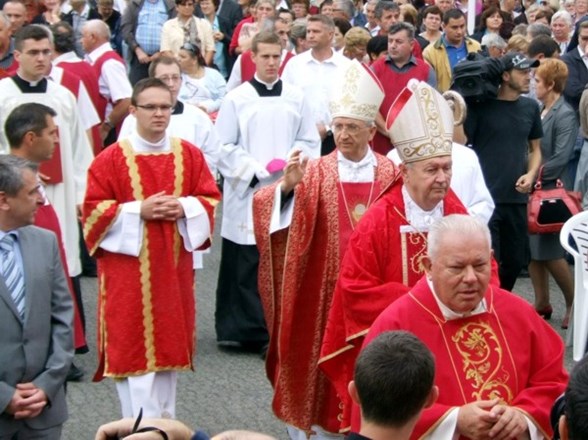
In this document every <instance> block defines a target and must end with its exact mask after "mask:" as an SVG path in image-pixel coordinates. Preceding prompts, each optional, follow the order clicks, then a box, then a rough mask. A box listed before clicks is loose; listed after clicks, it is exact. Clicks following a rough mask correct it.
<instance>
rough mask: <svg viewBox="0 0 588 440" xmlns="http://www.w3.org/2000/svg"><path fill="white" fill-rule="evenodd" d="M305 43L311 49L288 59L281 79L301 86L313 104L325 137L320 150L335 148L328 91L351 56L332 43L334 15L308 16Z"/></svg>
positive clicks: (322, 151) (315, 116)
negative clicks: (346, 55) (337, 48)
mask: <svg viewBox="0 0 588 440" xmlns="http://www.w3.org/2000/svg"><path fill="white" fill-rule="evenodd" d="M307 21H308V22H307V25H306V43H307V46H308V47H310V50H307V51H305V52H302V53H300V54H298V55H296V56H295V57H294V58H292V59H291V60H290V61H288V64H287V65H286V68H285V69H284V73H283V74H282V79H283V81H284V82H285V83H290V84H292V85H295V86H297V87H299V88H300V89H302V91H303V92H304V95H305V96H306V99H308V100H309V103H310V105H311V108H312V112H313V117H314V121H315V124H316V127H317V130H318V133H319V135H320V137H321V140H322V146H321V154H322V155H325V154H328V153H330V152H331V151H333V150H334V149H335V142H334V139H333V132H332V130H331V128H330V127H329V123H330V121H331V115H330V113H329V109H328V105H327V102H328V92H329V88H330V85H331V81H332V79H333V78H334V77H335V75H336V74H337V73H338V72H341V71H342V70H343V69H344V68H345V67H347V66H348V65H349V60H348V59H347V58H345V57H344V56H343V55H341V54H339V53H337V52H335V51H334V50H333V48H332V47H331V43H332V41H333V35H334V34H335V23H334V22H333V19H332V18H330V17H327V16H325V15H311V16H310V17H308V19H307Z"/></svg>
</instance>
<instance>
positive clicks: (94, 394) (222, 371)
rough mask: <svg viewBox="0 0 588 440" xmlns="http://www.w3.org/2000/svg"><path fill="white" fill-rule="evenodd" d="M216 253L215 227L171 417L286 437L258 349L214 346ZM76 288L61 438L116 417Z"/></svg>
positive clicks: (88, 292) (88, 290)
mask: <svg viewBox="0 0 588 440" xmlns="http://www.w3.org/2000/svg"><path fill="white" fill-rule="evenodd" d="M218 225H219V227H217V231H218V230H219V229H220V220H219V222H218ZM219 258H220V238H219V237H218V232H217V237H216V238H215V241H214V245H213V249H212V252H211V253H210V254H209V255H206V256H205V261H204V265H205V268H204V269H203V270H199V271H198V272H197V274H196V277H197V287H196V290H197V311H198V312H197V315H198V316H197V328H198V335H197V337H198V342H197V355H196V370H195V372H187V373H180V375H179V382H178V396H177V401H178V403H177V417H178V419H180V420H182V421H184V422H186V423H187V424H188V425H189V426H192V427H198V428H200V429H203V430H205V431H206V432H208V433H210V434H214V433H218V432H220V431H223V430H226V429H236V428H240V429H249V430H254V431H262V432H266V433H268V434H270V435H273V436H275V437H276V438H278V439H287V435H286V433H285V429H284V427H283V424H282V423H281V422H280V421H279V420H277V419H276V418H275V416H274V415H273V414H272V411H271V398H272V392H271V387H270V385H269V383H268V381H267V379H266V377H265V369H264V362H263V361H262V360H261V359H260V357H259V356H258V355H254V354H241V353H230V352H226V351H221V350H219V349H218V348H217V346H216V342H215V341H216V339H215V332H214V303H215V289H216V281H217V274H218V263H219ZM82 289H83V295H84V306H85V310H86V315H87V319H88V323H87V331H88V342H89V344H90V347H91V351H90V353H88V354H85V355H81V356H80V355H78V356H76V359H75V362H76V364H77V365H78V366H79V367H81V368H83V369H84V371H85V372H86V376H85V377H84V379H83V381H82V382H79V383H70V384H69V385H68V404H69V411H70V417H69V420H68V422H67V423H66V424H65V427H64V431H63V437H62V438H63V439H64V440H74V439H75V440H84V439H93V438H94V434H95V432H96V429H97V428H98V426H100V425H101V424H102V423H105V422H107V421H111V420H115V419H118V418H119V417H120V408H119V404H118V398H117V395H116V390H115V388H114V384H113V382H112V381H111V380H108V379H106V380H104V381H102V382H99V383H93V382H92V381H91V377H92V374H93V372H94V371H95V368H96V351H95V349H94V347H95V345H96V322H95V321H96V298H97V293H96V292H97V285H96V279H95V278H84V279H83V280H82ZM551 290H552V292H553V293H552V304H553V306H554V316H553V318H552V320H551V325H552V326H554V328H555V329H556V330H557V331H558V332H559V333H560V335H562V337H564V336H565V334H564V331H562V330H560V328H559V326H560V325H561V321H562V318H563V314H564V308H565V307H564V303H563V296H562V295H561V292H560V291H559V289H558V288H557V287H556V286H555V285H552V288H551ZM515 291H516V292H517V293H519V294H520V295H522V296H524V297H525V298H526V299H527V300H529V301H532V298H533V291H532V287H531V283H530V280H529V279H526V278H521V279H519V280H518V281H517V284H516V286H515ZM513 318H514V316H513ZM570 351H571V350H569V349H568V353H567V356H566V365H567V366H568V368H569V367H570V366H571V365H572V362H571V356H570Z"/></svg>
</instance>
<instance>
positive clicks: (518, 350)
mask: <svg viewBox="0 0 588 440" xmlns="http://www.w3.org/2000/svg"><path fill="white" fill-rule="evenodd" d="M485 299H486V310H487V311H486V312H483V313H481V314H478V315H473V316H469V317H467V318H459V319H453V320H449V321H448V320H446V319H445V318H444V317H443V315H442V313H441V311H440V310H439V306H438V304H437V301H436V300H435V298H434V296H433V293H432V292H431V289H430V288H429V285H428V283H427V280H426V279H425V278H424V277H423V279H421V280H420V281H419V283H418V284H417V285H416V286H414V287H413V288H412V289H411V291H410V293H409V294H408V295H405V296H403V297H402V298H401V299H399V300H398V301H396V302H395V303H394V304H392V305H391V306H389V307H388V308H387V309H386V310H385V311H384V312H383V313H382V314H381V315H380V316H379V317H378V319H377V320H376V322H374V324H373V326H372V328H371V329H370V331H369V333H368V335H367V337H366V338H365V344H364V345H367V344H368V343H369V342H370V341H371V340H373V339H374V338H375V337H376V336H377V335H379V334H380V333H383V332H385V331H388V330H406V331H409V332H411V333H413V334H415V335H416V336H417V337H418V338H419V339H421V340H422V341H423V342H424V343H425V344H426V345H427V347H428V348H429V349H430V350H431V351H432V352H433V355H434V356H435V385H437V386H438V387H439V398H438V400H437V402H436V403H435V404H434V405H433V406H432V407H431V408H428V409H425V410H424V411H423V413H422V415H421V418H420V420H419V421H418V423H417V425H416V427H415V430H414V432H413V434H412V436H411V438H413V439H419V438H421V437H423V436H424V435H427V434H428V433H430V431H431V430H432V429H434V428H435V427H436V425H437V424H438V423H440V422H441V421H442V420H443V419H444V418H445V416H446V415H447V414H448V412H449V411H451V410H452V409H453V408H455V407H459V406H462V405H465V404H467V403H471V402H474V401H478V400H491V399H494V398H499V399H501V400H502V402H503V403H505V404H507V405H510V406H514V407H516V408H518V409H519V410H521V411H522V412H523V413H525V415H526V416H527V417H529V418H530V419H531V420H532V421H533V422H534V423H535V425H536V426H537V427H538V428H539V429H540V431H541V432H542V433H543V435H544V436H545V438H551V437H552V435H553V432H552V430H551V426H550V422H549V413H550V411H551V407H552V405H553V402H554V401H555V399H556V398H557V397H558V396H559V395H561V394H562V393H563V392H564V390H565V387H566V385H567V382H568V374H567V373H566V371H565V369H564V365H563V356H564V345H563V342H562V340H561V338H560V336H559V335H558V334H557V333H556V332H555V331H554V330H553V329H552V328H551V327H550V326H549V325H548V324H547V323H545V321H544V320H543V319H542V318H541V317H540V316H539V315H538V314H537V312H535V310H534V309H533V307H532V306H531V305H530V304H529V303H527V302H526V301H525V300H524V299H522V298H520V297H518V296H516V295H514V294H512V293H510V292H507V291H506V290H502V289H500V288H498V287H497V286H492V285H491V286H490V287H489V288H488V290H487V292H486V294H485ZM358 412H359V410H358V408H357V407H356V408H354V417H353V420H354V424H353V426H352V429H353V430H355V429H356V428H357V426H356V421H359V416H358V414H356V413H358ZM462 438H463V437H462Z"/></svg>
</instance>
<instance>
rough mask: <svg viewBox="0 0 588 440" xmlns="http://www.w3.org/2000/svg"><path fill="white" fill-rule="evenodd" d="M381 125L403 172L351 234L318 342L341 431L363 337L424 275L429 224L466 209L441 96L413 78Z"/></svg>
mask: <svg viewBox="0 0 588 440" xmlns="http://www.w3.org/2000/svg"><path fill="white" fill-rule="evenodd" d="M386 124H387V127H388V131H389V134H390V137H391V139H392V141H393V143H394V145H396V148H397V150H398V153H399V155H400V157H401V159H402V164H401V165H400V170H401V173H402V178H401V179H398V180H397V181H396V182H394V184H393V185H392V186H390V187H389V188H387V189H386V191H385V193H384V194H383V195H382V196H380V199H379V200H378V201H377V202H376V203H375V204H374V206H373V207H372V208H371V210H370V212H368V213H367V214H366V215H365V217H364V218H363V219H362V221H361V223H360V224H359V225H358V227H357V228H356V230H355V231H354V233H353V234H352V236H351V238H350V240H349V245H348V250H347V253H346V254H345V257H344V258H343V261H342V263H341V271H340V275H339V280H338V283H337V287H336V289H335V293H334V295H333V301H332V304H331V308H330V311H329V318H328V323H327V327H326V331H325V336H324V338H323V345H322V348H321V358H320V368H321V369H322V370H323V371H324V372H325V373H326V374H327V376H328V377H329V379H330V381H331V382H332V383H333V384H334V386H335V388H336V389H337V392H338V394H339V396H340V398H341V399H342V402H343V404H342V409H341V414H340V419H341V426H340V429H341V431H342V432H346V431H348V430H349V415H350V412H349V410H350V404H351V399H350V396H349V394H348V392H347V384H348V383H349V381H350V380H351V379H352V378H353V369H354V365H355V359H356V358H357V355H358V353H359V349H360V347H361V344H362V342H363V337H364V336H365V334H366V333H367V331H368V330H369V328H370V325H371V324H372V322H373V321H374V319H376V317H377V316H378V315H379V314H380V313H381V312H382V311H383V310H384V309H385V308H386V307H387V306H388V305H389V304H390V303H392V302H393V301H395V300H396V299H398V298H399V297H401V296H402V295H404V294H405V293H406V292H407V291H408V289H409V288H410V287H411V286H413V285H414V284H415V283H416V282H417V281H418V280H419V279H420V278H421V276H422V275H423V273H424V271H423V267H422V264H421V258H422V256H423V255H424V254H425V250H426V244H427V231H428V228H429V226H430V225H431V223H432V222H433V221H435V220H436V219H439V218H441V217H443V216H445V215H449V214H453V213H463V214H466V213H467V210H466V208H465V207H464V206H463V204H462V203H461V201H460V200H459V199H458V198H457V196H456V195H455V193H454V192H453V191H452V190H451V189H450V188H449V184H450V182H451V164H452V161H451V148H452V138H453V124H454V120H453V112H452V110H451V108H450V106H449V104H448V103H447V101H445V99H444V98H443V96H441V94H439V93H438V92H437V91H436V90H435V89H433V88H432V87H431V86H429V85H428V84H426V83H425V82H419V81H417V80H411V81H409V83H408V85H407V87H406V88H405V89H404V90H403V91H402V92H401V93H400V94H399V96H398V98H397V99H396V101H395V102H394V104H393V105H392V107H391V108H390V112H389V114H388V117H387V122H386Z"/></svg>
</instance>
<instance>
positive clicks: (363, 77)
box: [329, 60, 384, 122]
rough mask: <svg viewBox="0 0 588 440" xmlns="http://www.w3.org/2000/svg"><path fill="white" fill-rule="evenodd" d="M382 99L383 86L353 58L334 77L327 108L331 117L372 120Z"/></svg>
mask: <svg viewBox="0 0 588 440" xmlns="http://www.w3.org/2000/svg"><path fill="white" fill-rule="evenodd" d="M383 100H384V88H383V87H382V85H381V84H380V81H378V79H377V78H376V77H375V76H374V74H373V73H372V71H371V70H369V69H368V68H366V67H364V66H363V65H362V64H361V63H359V61H357V60H353V61H351V63H349V65H348V66H347V67H346V68H344V69H343V70H342V71H341V72H340V73H339V74H338V75H337V76H336V77H335V78H333V84H332V86H331V89H330V96H329V110H330V111H331V116H332V117H333V118H336V117H343V118H353V119H359V120H361V121H366V122H372V121H374V120H375V119H376V115H377V114H378V111H379V110H380V104H382V101H383Z"/></svg>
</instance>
